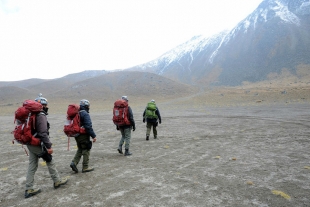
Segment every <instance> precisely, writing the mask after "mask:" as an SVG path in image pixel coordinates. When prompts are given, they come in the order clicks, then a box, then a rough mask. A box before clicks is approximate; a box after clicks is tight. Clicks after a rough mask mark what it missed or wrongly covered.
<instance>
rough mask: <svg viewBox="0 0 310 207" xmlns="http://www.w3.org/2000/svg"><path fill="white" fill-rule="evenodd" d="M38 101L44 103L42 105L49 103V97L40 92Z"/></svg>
mask: <svg viewBox="0 0 310 207" xmlns="http://www.w3.org/2000/svg"><path fill="white" fill-rule="evenodd" d="M35 101H36V102H38V103H40V104H42V105H47V104H48V102H47V99H46V98H44V97H42V93H39V95H38V97H37V98H36V99H35Z"/></svg>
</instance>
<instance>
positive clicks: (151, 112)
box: [143, 99, 161, 141]
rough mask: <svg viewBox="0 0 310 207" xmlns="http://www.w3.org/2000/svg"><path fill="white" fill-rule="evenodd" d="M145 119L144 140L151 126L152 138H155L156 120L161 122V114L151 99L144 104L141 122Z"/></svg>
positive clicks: (148, 134) (147, 137)
mask: <svg viewBox="0 0 310 207" xmlns="http://www.w3.org/2000/svg"><path fill="white" fill-rule="evenodd" d="M145 121H146V140H147V141H148V140H149V138H150V133H151V130H152V128H153V135H154V139H157V129H156V127H157V126H158V122H159V123H160V124H161V116H160V112H159V110H158V107H157V106H156V103H155V100H154V99H152V100H151V101H150V102H149V103H148V104H147V106H146V108H145V110H144V112H143V123H145Z"/></svg>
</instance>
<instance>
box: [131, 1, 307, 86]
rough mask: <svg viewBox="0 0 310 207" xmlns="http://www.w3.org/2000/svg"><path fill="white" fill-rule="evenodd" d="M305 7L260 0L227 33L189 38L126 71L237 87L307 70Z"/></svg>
mask: <svg viewBox="0 0 310 207" xmlns="http://www.w3.org/2000/svg"><path fill="white" fill-rule="evenodd" d="M309 57H310V2H309V1H307V0H264V1H263V2H262V3H261V4H260V5H259V6H258V8H257V9H256V10H255V11H253V12H252V13H251V14H250V15H249V16H248V17H246V18H245V19H244V20H242V21H241V22H240V23H239V24H238V25H236V27H235V28H233V29H232V30H231V31H223V32H222V33H220V34H218V35H215V36H213V37H203V36H198V37H194V38H192V39H191V40H189V41H188V42H186V43H184V44H182V45H180V46H178V47H177V48H174V49H172V50H171V51H169V52H167V53H165V54H163V55H162V56H161V57H159V58H157V59H155V60H153V61H151V62H148V63H145V64H141V65H138V66H136V67H133V68H130V70H142V71H151V72H154V73H157V74H160V75H163V76H165V77H169V78H171V79H174V80H179V81H182V82H186V83H190V84H204V85H228V86H236V85H241V84H242V83H243V82H244V81H247V82H257V81H262V80H266V79H268V78H269V76H274V75H277V74H280V73H281V72H282V71H283V69H284V70H288V71H290V73H291V74H293V75H294V74H297V73H298V68H299V67H300V66H302V67H304V66H306V67H307V68H308V69H307V70H308V71H309V70H310V59H309Z"/></svg>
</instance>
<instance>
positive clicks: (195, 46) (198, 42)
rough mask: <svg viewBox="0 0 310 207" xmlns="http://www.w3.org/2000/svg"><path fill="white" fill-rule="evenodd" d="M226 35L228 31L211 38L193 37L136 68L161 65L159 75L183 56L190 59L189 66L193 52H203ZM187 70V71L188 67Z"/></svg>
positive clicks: (192, 58) (143, 68)
mask: <svg viewBox="0 0 310 207" xmlns="http://www.w3.org/2000/svg"><path fill="white" fill-rule="evenodd" d="M227 33H228V31H227V30H225V31H223V32H221V33H219V34H216V35H214V36H211V37H207V36H204V35H199V36H195V37H193V38H192V39H190V40H189V41H187V42H185V43H183V44H181V45H179V46H177V47H176V48H174V49H173V50H170V51H168V52H166V53H165V54H163V55H162V56H160V57H159V58H157V59H155V60H153V61H151V62H148V63H145V64H142V65H138V67H140V68H141V69H142V70H145V69H147V68H149V67H155V66H158V65H159V64H161V65H162V67H161V70H160V71H159V72H158V74H159V75H160V74H162V73H163V72H164V71H165V69H166V67H167V66H169V64H171V63H173V62H178V60H180V58H182V57H183V56H185V55H188V56H189V57H190V58H191V60H190V63H189V65H190V64H191V62H192V61H193V60H194V58H195V57H194V54H193V53H194V52H197V51H198V53H200V52H201V51H204V50H205V47H206V46H208V45H213V44H218V42H220V40H221V39H223V37H225V35H226V34H227ZM181 66H182V65H181ZM182 67H183V66H182ZM187 69H189V67H188V68H187ZM189 70H190V69H189Z"/></svg>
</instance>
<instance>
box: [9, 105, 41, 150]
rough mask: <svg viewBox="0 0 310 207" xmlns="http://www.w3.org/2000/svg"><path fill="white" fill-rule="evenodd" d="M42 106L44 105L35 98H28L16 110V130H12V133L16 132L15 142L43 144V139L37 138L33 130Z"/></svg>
mask: <svg viewBox="0 0 310 207" xmlns="http://www.w3.org/2000/svg"><path fill="white" fill-rule="evenodd" d="M42 108H43V106H42V105H41V104H40V103H38V102H36V101H33V100H26V101H24V102H23V106H21V107H19V108H18V109H17V110H16V111H15V119H14V123H17V125H16V126H15V129H14V131H12V134H14V139H13V140H12V142H13V144H14V140H16V141H17V142H18V143H20V144H26V145H36V146H39V145H40V144H41V140H40V139H39V138H35V137H34V135H33V134H32V133H31V130H32V129H35V120H36V115H37V114H38V113H40V111H41V110H42Z"/></svg>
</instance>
